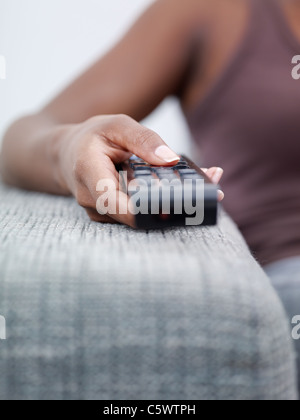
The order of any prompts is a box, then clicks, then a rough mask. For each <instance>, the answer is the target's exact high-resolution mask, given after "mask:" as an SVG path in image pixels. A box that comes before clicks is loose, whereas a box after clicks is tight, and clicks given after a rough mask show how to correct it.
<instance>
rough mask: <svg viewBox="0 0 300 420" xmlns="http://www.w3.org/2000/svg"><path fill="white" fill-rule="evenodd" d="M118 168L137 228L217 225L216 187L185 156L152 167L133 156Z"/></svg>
mask: <svg viewBox="0 0 300 420" xmlns="http://www.w3.org/2000/svg"><path fill="white" fill-rule="evenodd" d="M117 169H118V171H119V173H120V180H121V184H122V189H123V190H124V191H126V193H127V194H128V195H129V197H130V201H131V209H132V211H133V214H134V215H135V224H136V228H138V229H146V230H150V229H164V228H170V227H179V226H199V225H201V226H213V225H216V223H217V215H218V188H219V187H218V186H216V185H214V184H213V183H212V182H211V181H210V179H209V178H208V177H207V176H206V174H205V173H204V172H203V171H202V170H201V169H200V168H199V167H198V166H197V165H195V164H194V163H193V162H192V161H191V160H190V159H188V158H186V157H185V156H182V157H181V159H180V161H179V162H178V164H177V165H175V166H171V167H165V166H160V167H157V166H153V165H150V164H148V163H147V162H145V161H144V160H142V159H140V158H138V157H135V156H134V157H132V158H131V159H130V160H128V161H126V162H124V163H122V164H121V165H119V166H118V168H117Z"/></svg>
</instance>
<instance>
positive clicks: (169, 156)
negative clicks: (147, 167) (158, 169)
mask: <svg viewBox="0 0 300 420" xmlns="http://www.w3.org/2000/svg"><path fill="white" fill-rule="evenodd" d="M113 118H116V120H115V119H114V120H113V123H112V124H113V127H110V129H109V133H110V136H109V138H110V140H111V141H113V142H114V143H116V144H118V145H119V146H121V147H122V148H123V149H125V150H127V151H128V152H130V153H133V154H135V155H136V156H138V157H140V158H142V159H144V160H145V161H146V162H148V163H150V164H151V165H157V166H159V165H161V166H168V165H169V166H170V165H175V164H176V163H177V162H178V161H179V160H180V157H179V156H178V155H177V154H176V153H175V152H173V150H171V149H170V148H169V147H168V146H167V145H166V143H165V142H164V141H163V140H162V139H161V137H160V136H159V135H158V134H156V133H155V132H154V131H152V130H150V129H148V128H146V127H143V126H142V125H140V124H139V123H137V122H136V121H135V120H133V119H132V118H130V117H127V116H116V117H113Z"/></svg>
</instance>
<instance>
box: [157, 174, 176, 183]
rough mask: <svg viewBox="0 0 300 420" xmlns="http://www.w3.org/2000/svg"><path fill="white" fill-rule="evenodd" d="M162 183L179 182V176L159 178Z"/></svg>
mask: <svg viewBox="0 0 300 420" xmlns="http://www.w3.org/2000/svg"><path fill="white" fill-rule="evenodd" d="M159 179H160V181H169V182H171V181H174V180H179V178H178V176H176V175H165V176H160V177H159Z"/></svg>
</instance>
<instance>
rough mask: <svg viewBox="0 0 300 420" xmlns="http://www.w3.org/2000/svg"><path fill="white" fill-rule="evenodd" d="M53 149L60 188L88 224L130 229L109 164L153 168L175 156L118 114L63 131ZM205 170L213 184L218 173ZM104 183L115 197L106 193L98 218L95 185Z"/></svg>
mask: <svg viewBox="0 0 300 420" xmlns="http://www.w3.org/2000/svg"><path fill="white" fill-rule="evenodd" d="M57 149H58V151H57V159H58V160H57V161H58V182H59V183H60V186H61V187H62V188H63V189H64V190H65V191H66V192H69V193H72V194H73V195H74V197H75V198H76V200H77V202H78V203H79V205H80V206H82V207H84V208H85V209H86V211H87V213H88V215H89V217H90V218H91V219H92V220H93V221H97V222H109V223H114V222H119V223H123V224H127V225H129V226H134V216H133V215H132V214H131V212H130V211H129V210H128V205H129V200H128V197H127V195H126V194H125V193H123V192H121V191H120V185H119V175H118V172H117V170H116V168H115V164H118V163H121V162H123V161H125V160H127V159H129V158H130V157H131V156H132V154H134V155H137V156H139V157H140V158H142V159H144V160H145V161H147V162H148V163H150V164H152V165H157V166H173V165H175V164H176V163H177V162H178V161H179V157H178V155H176V153H174V152H173V151H172V150H171V149H170V148H169V147H168V146H167V145H166V144H165V143H164V141H163V140H162V139H161V138H160V137H159V136H158V135H157V134H156V133H154V132H153V131H151V130H149V129H147V128H145V127H143V126H141V125H140V124H138V123H137V122H136V121H134V120H133V119H131V118H130V117H127V116H124V115H114V116H101V117H94V118H91V119H89V120H88V121H86V122H84V123H82V124H78V125H74V126H70V127H68V128H67V129H66V132H65V134H64V136H63V139H62V140H61V141H60V142H59V143H58V147H57ZM205 171H206V173H207V175H208V176H209V177H210V178H211V179H212V181H213V182H215V183H216V184H217V183H218V182H219V181H220V179H221V177H222V174H223V171H222V170H221V169H220V168H211V169H208V170H205ZM107 179H109V180H110V181H112V182H113V183H114V184H115V186H116V190H117V191H119V193H118V194H112V195H113V196H114V197H113V196H112V197H110V199H109V204H110V206H111V210H110V209H108V215H106V216H102V215H100V214H99V213H98V212H97V202H98V203H99V199H100V201H101V193H100V192H97V184H98V183H99V181H100V180H107ZM222 198H223V195H222V193H220V199H222ZM103 204H105V203H103ZM98 209H99V207H98ZM112 209H114V210H112ZM115 210H116V211H115Z"/></svg>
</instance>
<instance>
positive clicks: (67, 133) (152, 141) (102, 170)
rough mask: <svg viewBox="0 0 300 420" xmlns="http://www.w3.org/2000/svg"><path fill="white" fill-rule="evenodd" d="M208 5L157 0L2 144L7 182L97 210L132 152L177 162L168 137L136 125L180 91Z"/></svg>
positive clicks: (154, 161)
mask: <svg viewBox="0 0 300 420" xmlns="http://www.w3.org/2000/svg"><path fill="white" fill-rule="evenodd" d="M202 3H203V4H202ZM205 3H206V2H205V1H203V2H202V1H199V0H186V1H184V2H183V1H182V0H158V1H156V2H155V3H154V4H153V5H152V6H151V7H150V8H149V9H148V10H147V11H146V13H144V15H143V16H142V17H141V18H140V19H139V21H138V22H137V23H136V24H135V25H134V26H133V28H132V29H131V30H130V31H129V33H128V34H127V35H126V36H125V37H124V38H123V39H122V40H121V42H120V43H119V44H118V45H116V46H115V47H114V48H113V49H112V50H111V51H110V52H109V53H108V54H107V55H106V56H104V57H103V58H102V59H100V60H99V61H98V62H97V63H96V64H95V65H94V66H93V67H92V68H90V69H89V70H88V71H87V72H86V73H84V74H83V75H82V76H81V77H79V78H78V79H77V80H76V81H75V82H74V83H72V84H71V85H70V86H69V87H68V88H67V89H66V90H65V91H63V92H62V93H61V94H60V95H59V96H58V97H56V98H55V99H54V100H53V101H52V102H51V103H50V104H48V105H47V106H46V107H45V108H44V109H42V110H41V111H40V112H39V113H37V114H36V115H32V116H28V117H25V118H23V119H21V120H19V121H17V122H16V123H15V124H13V125H12V127H10V129H9V130H8V132H7V133H6V135H5V138H4V141H3V149H2V154H1V172H2V176H3V178H4V179H5V180H6V181H7V182H9V183H11V184H13V185H16V186H20V187H24V188H28V189H34V190H38V191H45V192H51V193H56V194H73V195H74V196H75V197H76V198H77V200H78V202H79V203H80V204H81V205H82V206H84V207H85V208H87V210H88V212H90V213H91V212H94V211H95V203H96V201H97V192H96V185H97V182H98V181H99V179H101V178H103V177H112V178H113V179H116V173H115V170H114V164H115V163H118V162H120V161H122V160H124V159H126V158H128V156H130V154H131V153H135V154H138V155H139V156H141V157H142V158H144V159H145V160H147V161H149V163H152V164H155V165H168V164H172V163H174V162H176V155H175V153H174V152H172V151H171V150H170V149H168V148H167V147H166V145H165V144H164V142H163V141H162V139H160V137H159V136H158V135H156V134H155V133H153V132H151V131H150V130H147V129H145V128H144V127H141V126H140V125H139V124H138V123H136V122H135V121H134V120H141V119H142V118H144V117H145V116H146V115H148V114H149V113H150V112H151V111H152V110H153V109H154V108H155V107H156V106H157V105H158V104H159V103H160V102H161V101H162V100H163V99H164V98H165V97H166V96H168V95H170V94H176V92H177V91H178V89H180V87H181V84H182V83H183V82H184V79H185V76H186V72H187V71H188V68H189V64H190V61H191V58H192V53H193V45H194V43H193V40H194V34H195V33H196V32H198V27H199V25H200V24H201V21H202V20H203V21H204V20H205V16H206V13H205V8H204V6H203V5H204V4H205ZM100 24H101V21H100ZM108 114H110V115H112V114H122V115H120V116H114V117H111V116H106V117H105V116H104V115H108ZM124 114H126V115H127V117H125V116H124ZM95 116H96V117H95ZM130 117H131V118H130ZM123 205H125V204H124V203H123ZM111 216H112V217H113V218H114V219H116V220H118V221H122V222H124V221H125V222H126V223H129V224H130V221H128V219H126V218H124V217H121V218H120V217H119V216H117V215H111Z"/></svg>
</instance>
